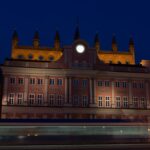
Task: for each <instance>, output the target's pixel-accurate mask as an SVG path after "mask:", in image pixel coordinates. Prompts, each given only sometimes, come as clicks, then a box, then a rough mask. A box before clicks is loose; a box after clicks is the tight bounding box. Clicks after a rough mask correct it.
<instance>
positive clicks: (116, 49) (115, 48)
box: [112, 35, 118, 52]
mask: <svg viewBox="0 0 150 150" xmlns="http://www.w3.org/2000/svg"><path fill="white" fill-rule="evenodd" d="M112 50H113V52H117V51H118V47H117V41H116V37H115V35H113V37H112Z"/></svg>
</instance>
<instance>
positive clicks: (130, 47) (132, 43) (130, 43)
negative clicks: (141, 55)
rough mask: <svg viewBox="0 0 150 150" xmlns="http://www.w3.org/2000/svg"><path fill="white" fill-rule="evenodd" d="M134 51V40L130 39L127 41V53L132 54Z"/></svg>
mask: <svg viewBox="0 0 150 150" xmlns="http://www.w3.org/2000/svg"><path fill="white" fill-rule="evenodd" d="M134 50H135V48H134V40H133V38H132V37H130V39H129V51H130V52H131V53H134Z"/></svg>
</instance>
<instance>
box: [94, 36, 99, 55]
mask: <svg viewBox="0 0 150 150" xmlns="http://www.w3.org/2000/svg"><path fill="white" fill-rule="evenodd" d="M94 47H95V48H96V50H97V52H98V51H99V50H100V41H99V36H98V33H96V35H95V39H94Z"/></svg>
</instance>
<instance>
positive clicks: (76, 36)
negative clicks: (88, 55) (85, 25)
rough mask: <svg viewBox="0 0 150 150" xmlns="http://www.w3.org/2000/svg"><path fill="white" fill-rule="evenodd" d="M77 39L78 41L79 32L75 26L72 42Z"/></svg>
mask: <svg viewBox="0 0 150 150" xmlns="http://www.w3.org/2000/svg"><path fill="white" fill-rule="evenodd" d="M78 39H80V30H79V26H78V25H77V26H76V29H75V33H74V41H76V40H78Z"/></svg>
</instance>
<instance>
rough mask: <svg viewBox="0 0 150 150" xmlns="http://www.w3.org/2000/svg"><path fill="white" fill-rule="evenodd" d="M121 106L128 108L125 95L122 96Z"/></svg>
mask: <svg viewBox="0 0 150 150" xmlns="http://www.w3.org/2000/svg"><path fill="white" fill-rule="evenodd" d="M123 107H124V108H128V107H129V106H128V98H127V97H123Z"/></svg>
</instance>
